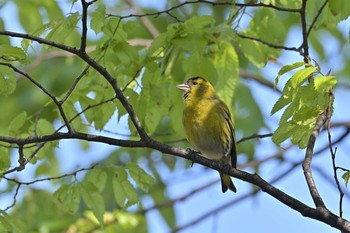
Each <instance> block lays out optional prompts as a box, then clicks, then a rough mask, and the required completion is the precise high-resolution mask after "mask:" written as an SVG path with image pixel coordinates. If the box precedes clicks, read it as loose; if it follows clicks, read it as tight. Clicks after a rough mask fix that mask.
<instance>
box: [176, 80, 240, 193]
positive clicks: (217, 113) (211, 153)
mask: <svg viewBox="0 0 350 233" xmlns="http://www.w3.org/2000/svg"><path fill="white" fill-rule="evenodd" d="M177 88H179V89H180V90H182V91H183V92H184V93H183V98H184V111H183V119H182V122H183V126H184V129H185V133H186V135H187V139H188V141H189V142H190V143H191V145H192V146H193V147H195V149H197V150H199V152H200V153H201V154H202V155H203V156H204V157H207V158H208V159H213V160H218V161H220V162H222V163H224V164H226V165H227V166H229V165H230V162H231V167H233V168H236V163H237V152H236V139H235V132H234V130H233V126H232V120H231V114H230V111H229V109H228V107H227V105H226V104H225V103H224V102H223V101H222V100H220V99H219V97H218V96H217V95H216V93H215V90H214V87H213V86H212V85H211V84H210V82H208V81H207V80H205V79H204V78H202V77H193V78H190V79H188V80H187V81H186V82H185V83H184V84H180V85H178V86H177ZM220 178H221V188H222V192H223V193H224V192H226V191H227V190H228V189H230V190H231V191H233V192H236V191H237V190H236V187H235V186H234V184H233V183H232V180H231V177H230V176H228V175H226V174H223V173H220Z"/></svg>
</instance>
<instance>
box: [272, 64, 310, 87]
mask: <svg viewBox="0 0 350 233" xmlns="http://www.w3.org/2000/svg"><path fill="white" fill-rule="evenodd" d="M303 65H305V62H295V63H293V64H290V65H285V66H283V67H282V68H281V69H280V70H279V71H278V75H277V77H276V78H275V86H277V84H278V81H279V78H280V77H281V76H282V75H284V74H285V73H287V72H289V71H291V70H294V69H297V68H299V67H301V66H303Z"/></svg>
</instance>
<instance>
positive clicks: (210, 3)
mask: <svg viewBox="0 0 350 233" xmlns="http://www.w3.org/2000/svg"><path fill="white" fill-rule="evenodd" d="M126 1H127V0H126ZM191 4H193V5H195V4H209V5H212V6H236V7H241V8H242V7H254V8H258V7H266V8H272V9H275V10H277V11H282V12H290V13H299V12H300V9H292V8H284V7H279V6H275V5H272V4H265V3H234V2H214V1H206V0H197V1H185V2H182V3H180V4H178V5H175V6H172V7H170V8H168V9H166V10H162V11H157V12H153V13H141V14H130V15H126V16H120V15H113V14H107V17H118V18H120V19H125V18H132V17H140V18H142V17H147V16H159V15H161V14H168V15H169V14H170V15H172V14H171V11H173V10H176V9H178V8H181V7H183V6H185V5H191ZM176 20H178V19H177V18H176Z"/></svg>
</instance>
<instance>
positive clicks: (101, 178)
mask: <svg viewBox="0 0 350 233" xmlns="http://www.w3.org/2000/svg"><path fill="white" fill-rule="evenodd" d="M85 180H86V181H87V182H90V183H91V184H93V185H94V186H95V187H96V188H97V190H98V192H102V191H103V190H104V188H105V187H106V183H107V173H106V171H105V170H103V169H102V168H94V169H92V170H91V171H90V172H89V173H88V174H87V175H86V178H85Z"/></svg>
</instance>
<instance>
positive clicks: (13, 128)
mask: <svg viewBox="0 0 350 233" xmlns="http://www.w3.org/2000/svg"><path fill="white" fill-rule="evenodd" d="M26 121H27V113H26V112H22V113H21V114H19V115H17V116H16V117H15V118H14V119H13V120H12V121H11V123H10V126H9V135H11V136H15V135H18V134H19V133H20V132H19V130H20V129H21V128H22V126H23V125H24V124H25V123H26Z"/></svg>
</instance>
